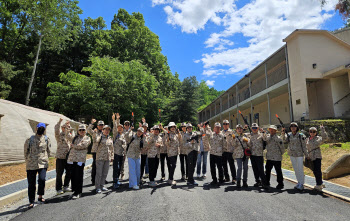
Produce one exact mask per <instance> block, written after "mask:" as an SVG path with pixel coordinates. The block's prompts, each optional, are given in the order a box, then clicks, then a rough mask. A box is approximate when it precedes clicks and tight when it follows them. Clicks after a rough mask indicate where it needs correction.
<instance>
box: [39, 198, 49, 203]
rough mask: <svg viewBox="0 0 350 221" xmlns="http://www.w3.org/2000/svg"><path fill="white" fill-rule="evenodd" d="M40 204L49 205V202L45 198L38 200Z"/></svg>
mask: <svg viewBox="0 0 350 221" xmlns="http://www.w3.org/2000/svg"><path fill="white" fill-rule="evenodd" d="M38 202H39V203H40V204H46V203H47V201H46V200H45V199H44V198H38Z"/></svg>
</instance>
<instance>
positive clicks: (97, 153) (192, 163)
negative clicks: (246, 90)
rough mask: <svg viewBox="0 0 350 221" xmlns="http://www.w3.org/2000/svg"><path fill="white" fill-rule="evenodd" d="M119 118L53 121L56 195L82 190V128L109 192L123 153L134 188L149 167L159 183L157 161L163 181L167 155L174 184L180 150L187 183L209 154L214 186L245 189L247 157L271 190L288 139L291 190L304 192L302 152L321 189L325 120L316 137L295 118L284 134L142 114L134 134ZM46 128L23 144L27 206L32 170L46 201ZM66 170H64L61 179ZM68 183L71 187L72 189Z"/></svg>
mask: <svg viewBox="0 0 350 221" xmlns="http://www.w3.org/2000/svg"><path fill="white" fill-rule="evenodd" d="M120 117H121V116H120V115H119V114H118V113H114V114H113V115H112V120H113V129H112V128H111V127H110V126H109V125H105V124H104V122H103V121H98V122H97V127H96V128H95V129H94V123H96V120H95V119H92V121H91V124H90V125H89V126H88V127H86V125H84V124H80V125H79V127H78V132H77V135H75V133H74V130H73V129H72V127H71V126H70V122H69V121H67V122H66V123H65V124H63V125H62V121H63V119H60V120H59V122H58V123H57V124H56V125H55V138H56V141H57V152H56V175H57V176H56V191H57V194H58V195H59V194H62V193H64V192H73V194H72V195H71V198H72V199H77V198H79V197H80V196H81V193H82V187H83V177H84V166H85V162H86V155H87V153H88V147H89V145H90V144H91V138H90V137H89V136H88V135H87V133H89V134H90V135H91V137H92V142H93V145H92V148H91V152H92V154H93V169H92V174H91V177H92V183H93V184H94V185H95V188H96V193H97V194H98V193H101V192H102V191H107V188H106V187H105V184H106V177H107V175H108V171H109V168H110V163H113V188H114V189H118V188H119V187H120V181H121V179H123V177H124V163H125V160H126V159H127V160H128V166H129V188H132V189H135V190H137V189H139V188H140V185H143V183H144V181H143V175H144V172H145V170H146V167H147V170H148V171H146V173H147V174H148V176H149V181H150V182H149V186H151V187H156V186H157V182H156V181H155V178H156V175H157V171H158V167H159V162H160V167H161V181H165V160H166V163H167V168H168V180H167V182H168V183H169V185H176V181H175V179H174V172H175V168H176V164H177V157H178V156H180V164H181V176H182V177H181V180H183V181H185V180H187V184H188V185H190V186H193V185H198V183H197V182H196V181H195V180H194V174H195V167H196V166H197V171H196V177H203V178H206V170H207V156H208V153H209V160H210V172H211V177H212V179H213V180H212V182H211V183H210V184H211V185H220V184H222V183H224V182H232V184H236V186H237V188H241V187H243V188H245V187H248V183H247V181H248V180H247V179H248V160H249V159H250V160H251V165H252V169H253V172H254V178H255V184H254V187H261V188H264V189H268V188H269V187H270V177H271V170H272V168H273V167H274V168H275V171H276V174H277V183H278V185H277V186H276V188H277V189H283V188H284V183H283V173H282V169H281V161H282V157H283V154H284V152H285V145H284V144H288V154H289V156H290V160H291V162H292V165H293V168H294V171H295V175H296V178H297V181H298V184H297V185H296V186H295V189H298V190H303V188H304V165H303V162H304V158H305V159H308V160H310V161H312V163H313V165H314V168H313V172H314V175H315V179H316V186H315V187H314V188H315V189H316V190H319V191H321V190H322V188H324V184H323V182H322V172H321V159H322V156H321V150H320V145H321V144H322V143H323V142H324V141H325V140H326V139H327V137H328V136H327V133H326V131H325V128H324V127H323V126H322V125H321V126H320V135H319V134H318V130H317V128H316V127H311V128H310V129H309V136H308V137H306V136H305V135H304V134H302V133H301V132H300V131H299V127H298V124H297V123H295V122H292V123H291V124H290V127H289V131H290V132H288V133H287V132H286V129H285V128H282V132H281V134H280V135H277V127H276V126H275V125H270V126H269V127H268V131H265V130H263V129H262V128H259V125H258V124H257V123H253V124H252V125H251V131H249V132H247V130H246V127H248V125H245V126H244V127H243V126H242V125H241V124H237V125H236V129H235V130H232V129H230V125H229V121H228V120H224V121H223V123H222V126H221V123H220V122H216V123H215V124H214V128H213V130H212V129H211V128H210V126H209V124H208V123H202V124H198V125H197V127H198V131H193V126H192V124H191V123H187V124H186V123H182V124H181V126H180V128H179V129H178V128H177V126H176V124H175V123H174V122H170V123H169V124H168V126H165V127H163V126H162V125H161V124H159V125H155V126H153V127H151V128H150V127H149V126H148V124H147V123H146V120H145V119H143V120H142V123H139V127H138V129H137V130H136V132H135V131H134V130H133V129H134V128H133V126H131V125H130V122H129V121H125V122H124V124H121V123H120ZM60 129H61V130H60ZM45 130H46V125H45V124H44V123H39V124H38V125H37V130H36V134H35V135H33V136H31V137H30V138H28V139H27V140H26V142H25V145H24V156H25V160H26V170H27V180H28V197H29V203H30V204H29V207H30V208H31V207H33V206H34V201H35V191H36V183H35V177H36V174H38V192H37V194H38V201H39V202H40V203H45V199H44V198H43V195H44V189H45V178H46V171H47V168H48V158H49V156H50V147H51V141H50V139H49V138H48V137H47V136H46V135H45ZM265 149H266V164H265V168H264V162H265V161H264V150H265ZM235 161H236V164H237V169H236V166H235ZM229 168H230V169H229ZM229 170H230V174H229ZM64 171H66V175H65V178H64V182H62V176H63V173H64ZM201 173H202V174H201ZM217 173H218V176H217ZM201 175H202V176H201ZM230 175H231V177H230ZM70 182H71V187H72V188H69V183H70Z"/></svg>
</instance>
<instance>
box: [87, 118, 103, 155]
mask: <svg viewBox="0 0 350 221" xmlns="http://www.w3.org/2000/svg"><path fill="white" fill-rule="evenodd" d="M93 127H94V125H93V124H90V125H89V126H88V128H87V132H88V133H89V134H90V135H91V137H92V148H91V153H96V148H97V140H99V139H100V137H101V136H102V131H99V130H96V131H95V130H93V129H92V128H93Z"/></svg>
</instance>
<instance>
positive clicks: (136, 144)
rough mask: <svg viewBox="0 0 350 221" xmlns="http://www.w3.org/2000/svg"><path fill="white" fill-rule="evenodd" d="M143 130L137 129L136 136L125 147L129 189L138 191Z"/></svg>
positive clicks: (143, 140)
mask: <svg viewBox="0 0 350 221" xmlns="http://www.w3.org/2000/svg"><path fill="white" fill-rule="evenodd" d="M143 133H144V129H143V128H142V127H139V128H138V129H137V133H136V135H134V136H133V138H132V139H131V142H130V144H128V146H127V152H126V156H127V157H128V163H129V188H133V189H134V190H138V189H140V187H139V185H140V177H141V150H142V149H143V148H144V145H146V144H145V139H144V137H143Z"/></svg>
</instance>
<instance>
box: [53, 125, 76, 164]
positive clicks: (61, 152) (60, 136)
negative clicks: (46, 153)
mask: <svg viewBox="0 0 350 221" xmlns="http://www.w3.org/2000/svg"><path fill="white" fill-rule="evenodd" d="M60 127H61V123H60V122H58V123H57V124H56V125H55V138H56V141H57V151H56V158H57V159H67V154H68V152H69V148H70V142H69V140H67V139H66V134H65V133H64V132H60ZM66 130H70V128H66ZM71 133H72V136H74V131H73V130H71Z"/></svg>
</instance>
